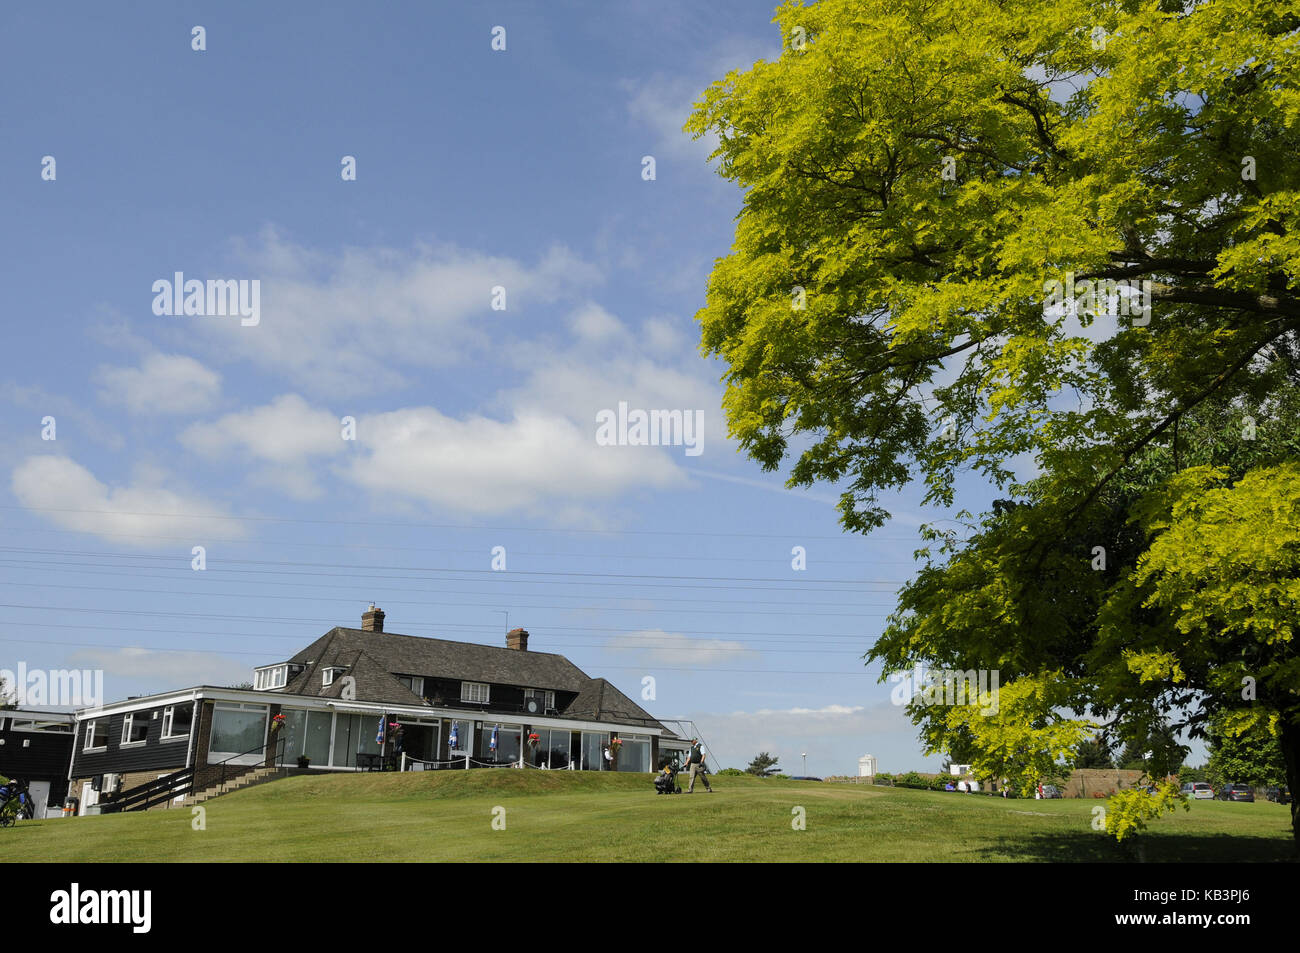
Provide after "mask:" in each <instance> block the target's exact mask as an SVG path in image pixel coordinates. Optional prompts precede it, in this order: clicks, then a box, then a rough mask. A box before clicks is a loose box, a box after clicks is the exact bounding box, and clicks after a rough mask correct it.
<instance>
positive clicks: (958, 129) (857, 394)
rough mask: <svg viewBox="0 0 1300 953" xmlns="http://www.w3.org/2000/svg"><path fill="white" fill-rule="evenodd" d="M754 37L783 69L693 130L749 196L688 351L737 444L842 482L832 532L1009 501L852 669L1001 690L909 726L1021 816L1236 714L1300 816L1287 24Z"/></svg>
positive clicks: (907, 593)
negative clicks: (869, 663) (979, 491)
mask: <svg viewBox="0 0 1300 953" xmlns="http://www.w3.org/2000/svg"><path fill="white" fill-rule="evenodd" d="M776 22H777V23H778V24H779V27H780V30H781V34H782V37H783V40H784V50H783V53H782V55H781V56H780V57H779V58H778V59H777V60H775V61H774V62H758V63H756V64H754V66H753V67H752V68H751V69H749V70H747V71H743V72H741V71H736V72H732V73H729V74H728V75H727V76H726V77H725V78H723V79H721V80H719V81H718V82H716V83H714V84H713V85H711V86H710V87H709V88H708V89H707V90H706V91H705V93H704V94H703V96H702V98H701V100H700V102H699V103H698V104H697V107H696V109H695V111H694V113H693V115H692V117H691V118H690V120H689V122H688V123H687V127H686V128H687V130H688V131H690V132H692V133H694V134H696V135H704V134H706V133H711V134H713V135H715V136H716V137H717V141H718V145H717V148H716V150H715V152H714V156H715V158H716V160H717V163H718V164H717V168H718V171H719V173H720V174H721V175H723V176H724V177H726V178H728V179H731V180H733V181H734V182H736V183H737V184H739V185H740V186H741V187H742V189H743V190H744V198H743V206H742V209H741V212H740V214H739V216H738V219H737V224H736V235H735V242H734V245H733V248H732V250H731V252H730V254H728V255H727V256H725V257H723V258H721V259H719V260H718V261H717V262H716V263H715V266H714V269H713V272H712V274H711V276H710V278H709V283H708V288H707V297H706V303H705V307H704V308H703V309H702V310H701V311H700V312H699V315H698V319H699V321H700V324H701V329H702V350H703V351H704V353H706V354H708V355H714V356H717V357H719V358H721V359H722V360H723V361H724V363H725V365H726V372H725V375H724V380H725V382H726V394H725V397H724V408H725V410H726V413H727V419H728V422H729V426H730V429H731V431H732V433H733V435H734V436H735V437H736V438H737V439H738V440H739V442H740V444H741V446H742V448H743V449H744V450H745V451H746V452H747V453H749V454H750V455H751V456H752V457H753V458H754V459H755V460H757V461H758V462H759V463H760V464H761V465H762V466H763V467H764V468H766V469H769V470H775V469H777V468H779V467H781V466H782V465H783V463H785V462H786V461H787V460H790V461H792V462H791V463H790V473H789V485H791V486H799V485H810V484H813V483H815V482H819V481H824V482H829V483H834V484H837V485H838V486H840V488H841V489H842V495H841V499H840V513H841V519H842V522H843V525H844V526H845V527H846V528H847V529H850V530H856V531H864V532H867V531H870V530H872V529H874V528H876V527H878V526H880V525H881V524H882V523H884V522H885V520H887V519H888V518H889V513H888V512H887V511H886V509H885V508H884V507H883V505H882V503H881V494H882V493H883V492H885V491H889V490H892V489H896V488H899V487H902V486H904V485H906V484H908V483H910V482H912V481H913V480H920V481H922V483H923V485H924V487H925V501H926V502H927V503H928V504H933V505H940V506H951V505H955V502H956V501H955V497H956V493H957V489H958V487H957V478H958V475H959V474H976V475H979V476H982V477H984V478H986V479H987V480H988V481H991V482H992V483H993V484H994V485H995V486H996V487H997V488H998V490H999V492H1000V493H1001V495H1002V496H1003V499H1002V500H1001V501H999V503H998V504H997V505H996V506H995V507H994V508H993V510H992V511H990V512H988V513H985V514H984V515H983V516H982V517H980V518H979V519H978V520H977V521H976V522H974V523H973V524H971V525H970V526H969V535H968V536H967V537H966V538H958V535H957V534H956V533H955V532H949V533H947V534H940V533H938V532H936V531H933V530H931V531H930V532H929V535H930V536H931V538H932V539H933V540H934V541H935V542H936V543H937V544H938V545H937V547H936V548H935V550H934V551H933V552H932V551H931V550H930V549H925V550H922V551H920V552H919V553H918V556H919V558H920V560H921V565H920V567H919V570H918V573H917V575H916V577H915V578H914V579H913V580H912V581H911V582H910V583H909V584H908V586H906V587H905V588H904V590H903V592H902V593H901V594H900V602H899V608H898V611H897V612H896V613H895V615H894V616H893V617H892V618H891V620H890V624H889V626H888V627H887V629H886V631H885V633H884V634H883V636H882V637H881V639H880V640H879V641H878V642H877V643H876V644H875V645H874V646H873V647H872V649H871V651H870V653H869V657H870V658H872V659H875V660H879V661H882V662H884V663H886V668H887V669H891V668H898V669H902V668H907V667H909V666H911V665H912V664H914V663H915V662H918V661H921V662H926V663H930V664H932V665H934V666H942V667H947V668H953V669H962V670H965V669H970V668H989V669H997V670H999V671H1000V672H1001V674H1002V688H1001V695H1002V701H1001V704H1000V706H999V708H998V711H997V712H996V713H995V714H992V715H981V714H980V713H979V712H978V710H974V709H970V708H963V707H960V706H956V707H950V708H936V707H914V708H913V711H912V714H913V717H914V719H915V720H916V721H917V723H918V725H920V727H921V730H922V736H923V737H924V738H925V740H926V742H927V744H928V745H929V746H930V747H931V748H932V750H952V748H953V746H958V745H959V746H963V750H965V749H970V750H972V751H973V752H974V754H973V755H972V756H971V758H970V760H971V761H972V763H973V764H975V766H976V770H977V771H982V772H986V773H989V774H995V773H996V774H1000V775H1008V776H1014V777H1016V778H1018V779H1019V780H1020V781H1021V783H1022V784H1025V785H1028V784H1031V783H1033V779H1034V778H1035V777H1037V776H1041V775H1042V772H1044V771H1047V770H1048V769H1049V768H1050V766H1051V765H1054V764H1059V763H1061V762H1062V761H1065V760H1068V759H1069V758H1070V757H1071V754H1072V752H1073V751H1074V750H1075V748H1076V747H1077V745H1078V744H1079V743H1080V742H1081V741H1082V740H1084V739H1085V738H1087V737H1090V736H1091V735H1093V734H1094V733H1095V732H1096V726H1097V724H1098V723H1099V722H1100V723H1103V724H1105V725H1106V726H1107V729H1108V730H1109V731H1111V732H1113V733H1114V734H1115V736H1116V737H1117V738H1118V739H1119V740H1122V741H1131V740H1133V739H1136V738H1142V737H1146V736H1148V735H1149V734H1150V733H1151V731H1152V730H1153V728H1154V727H1155V726H1156V725H1158V724H1163V723H1164V721H1165V720H1166V719H1172V722H1173V725H1174V727H1175V728H1178V729H1188V730H1190V731H1192V732H1193V733H1195V732H1197V731H1204V726H1205V724H1206V723H1207V721H1208V719H1209V718H1210V717H1211V716H1213V715H1215V714H1216V713H1217V712H1220V711H1224V712H1227V711H1231V712H1234V715H1233V717H1234V718H1238V719H1245V720H1246V721H1249V722H1251V723H1252V724H1268V725H1271V726H1272V730H1275V731H1276V732H1277V733H1278V735H1279V737H1280V738H1281V744H1282V748H1283V751H1284V754H1285V756H1286V758H1287V764H1288V771H1289V772H1290V782H1291V786H1292V788H1293V789H1294V788H1295V787H1296V786H1297V783H1296V782H1297V780H1298V777H1297V772H1298V771H1300V658H1298V657H1297V653H1296V651H1295V642H1294V628H1293V627H1294V620H1295V619H1296V617H1297V612H1296V609H1297V607H1300V526H1298V525H1297V524H1298V522H1300V521H1297V519H1296V516H1295V514H1296V513H1297V512H1300V467H1298V465H1297V461H1300V435H1298V434H1297V428H1296V420H1297V416H1296V414H1295V411H1296V409H1297V407H1298V406H1300V403H1298V402H1297V399H1296V396H1295V395H1296V388H1297V385H1298V384H1300V358H1298V355H1300V344H1298V332H1300V297H1298V296H1297V283H1300V237H1297V236H1300V232H1298V231H1297V226H1298V225H1300V221H1297V219H1298V218H1300V163H1297V162H1296V161H1295V156H1296V155H1297V154H1298V153H1300V82H1298V79H1300V42H1298V41H1297V37H1298V35H1300V14H1298V13H1297V12H1296V10H1295V8H1294V6H1292V5H1279V4H1275V3H1273V2H1271V0H1205V2H1197V0H1191V2H1183V0H1177V2H1149V0H1148V2H1142V0H1121V2H1100V0H1050V2H1048V0H961V2H956V0H822V2H819V3H817V4H815V5H812V6H803V5H801V4H799V3H796V2H789V3H786V4H784V5H783V6H781V7H779V8H778V10H777V12H776ZM1148 303H1149V309H1148V308H1146V307H1145V306H1146V305H1147V304H1148ZM1125 312H1128V313H1125ZM1028 461H1032V469H1033V470H1034V471H1035V472H1032V473H1030V474H1029V475H1027V476H1018V475H1017V474H1018V473H1021V474H1024V473H1025V472H1026V471H1027V470H1028V469H1029V467H1028V466H1027V462H1028ZM1071 713H1072V716H1071ZM963 760H964V756H963ZM1297 817H1300V814H1297V813H1296V812H1295V810H1294V808H1293V820H1295V819H1296V818H1297ZM1297 836H1298V837H1300V827H1297Z"/></svg>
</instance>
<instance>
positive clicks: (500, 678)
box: [285, 627, 590, 697]
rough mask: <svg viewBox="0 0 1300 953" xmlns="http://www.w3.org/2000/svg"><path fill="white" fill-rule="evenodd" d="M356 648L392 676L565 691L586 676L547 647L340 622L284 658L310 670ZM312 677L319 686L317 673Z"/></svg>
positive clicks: (344, 658) (348, 656)
mask: <svg viewBox="0 0 1300 953" xmlns="http://www.w3.org/2000/svg"><path fill="white" fill-rule="evenodd" d="M362 652H364V653H365V654H366V655H368V656H370V657H371V658H372V659H374V660H375V661H376V662H377V663H378V664H379V666H380V667H381V668H382V669H383V670H384V671H385V672H392V673H396V674H398V675H428V676H437V677H439V678H454V679H459V680H462V681H468V682H493V683H495V684H498V685H522V686H524V687H528V688H549V689H552V690H555V691H566V692H581V691H582V690H583V688H584V687H585V686H586V684H587V682H589V681H590V679H589V678H588V677H587V675H586V673H584V672H583V671H582V669H580V668H578V667H577V666H576V665H574V664H573V663H572V662H570V661H569V660H568V659H567V658H565V657H564V656H563V655H555V654H553V653H550V652H528V651H523V650H520V649H507V648H498V647H497V646H494V645H479V644H477V643H475V642H452V641H450V640H448V639H428V638H424V637H422V636H415V635H398V634H397V633H396V632H367V631H365V630H363V629H346V628H343V627H337V628H333V629H330V631H328V632H326V633H325V634H324V635H323V636H321V637H320V638H319V639H317V640H316V641H315V642H313V643H312V644H311V645H309V646H307V648H305V649H303V650H302V651H301V652H299V653H298V654H297V655H295V656H294V657H293V658H291V659H289V661H290V662H299V663H307V662H310V663H312V664H311V666H309V669H308V672H310V670H311V669H312V668H319V667H320V666H322V665H340V664H342V665H347V664H351V662H352V660H353V659H354V657H355V656H356V655H357V653H362ZM308 672H304V673H303V675H306V674H308ZM301 677H302V676H299V678H295V679H294V680H293V681H291V682H290V683H289V684H288V685H286V686H285V691H289V692H292V691H297V690H298V689H296V688H295V686H296V685H297V684H298V682H299V679H300V678H301ZM315 681H316V683H317V684H318V685H319V683H320V679H319V677H318V678H316V680H315ZM308 693H309V694H320V693H319V692H311V691H309V692H308ZM357 697H361V685H360V684H358V685H357Z"/></svg>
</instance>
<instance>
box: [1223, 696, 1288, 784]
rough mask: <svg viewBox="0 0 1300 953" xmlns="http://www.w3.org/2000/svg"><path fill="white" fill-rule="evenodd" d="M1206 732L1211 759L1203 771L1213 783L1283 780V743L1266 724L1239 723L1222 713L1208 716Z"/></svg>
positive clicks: (1272, 782)
mask: <svg viewBox="0 0 1300 953" xmlns="http://www.w3.org/2000/svg"><path fill="white" fill-rule="evenodd" d="M1238 732H1240V734H1239V733H1238ZM1208 734H1209V742H1210V761H1209V764H1207V765H1206V768H1205V774H1206V778H1207V779H1208V780H1209V781H1210V783H1211V784H1213V785H1215V787H1219V786H1221V785H1223V784H1233V783H1235V784H1251V785H1256V786H1259V785H1264V784H1286V761H1285V760H1283V757H1282V746H1281V744H1280V742H1279V740H1278V736H1277V735H1276V734H1274V733H1273V732H1271V731H1269V730H1268V726H1267V725H1249V724H1242V725H1238V724H1237V723H1236V722H1235V721H1234V720H1233V719H1232V718H1231V717H1230V715H1229V714H1228V713H1225V714H1223V715H1221V716H1219V717H1217V718H1214V719H1211V721H1210V724H1209V730H1208Z"/></svg>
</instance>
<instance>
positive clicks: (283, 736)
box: [275, 708, 329, 764]
mask: <svg viewBox="0 0 1300 953" xmlns="http://www.w3.org/2000/svg"><path fill="white" fill-rule="evenodd" d="M280 714H282V715H284V727H283V728H281V729H280V732H279V737H278V738H276V739H275V743H276V745H277V746H278V745H279V744H280V742H284V746H283V747H281V748H280V749H279V759H280V760H279V763H280V764H295V763H296V762H297V761H298V755H300V754H302V753H303V743H304V741H305V740H306V737H305V736H306V733H307V712H306V711H304V710H303V709H301V708H285V709H284V710H283V711H281V712H280ZM325 730H326V732H327V734H326V735H325V737H326V738H329V734H328V731H329V725H328V723H326V728H325Z"/></svg>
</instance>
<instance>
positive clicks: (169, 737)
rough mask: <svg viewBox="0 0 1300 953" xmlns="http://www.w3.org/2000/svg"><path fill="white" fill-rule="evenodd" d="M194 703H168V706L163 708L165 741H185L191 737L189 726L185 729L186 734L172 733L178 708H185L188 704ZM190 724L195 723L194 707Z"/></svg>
mask: <svg viewBox="0 0 1300 953" xmlns="http://www.w3.org/2000/svg"><path fill="white" fill-rule="evenodd" d="M193 704H194V703H193V702H186V703H185V705H168V706H167V707H166V708H164V709H163V723H162V740H163V741H185V740H187V739H188V738H189V736H190V729H189V728H186V729H185V734H183V735H174V734H172V727H173V726H174V724H175V722H176V709H177V708H185V707H186V706H187V705H193ZM190 724H191V725H193V724H194V710H193V709H192V708H191V709H190Z"/></svg>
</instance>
